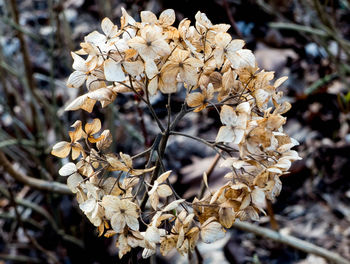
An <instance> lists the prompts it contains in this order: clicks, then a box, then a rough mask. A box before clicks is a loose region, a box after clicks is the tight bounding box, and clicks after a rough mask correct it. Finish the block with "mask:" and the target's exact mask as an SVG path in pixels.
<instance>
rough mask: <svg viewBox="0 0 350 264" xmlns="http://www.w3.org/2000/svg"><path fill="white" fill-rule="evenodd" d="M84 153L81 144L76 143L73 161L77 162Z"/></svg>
mask: <svg viewBox="0 0 350 264" xmlns="http://www.w3.org/2000/svg"><path fill="white" fill-rule="evenodd" d="M83 152H84V149H83V147H82V146H81V145H80V144H79V143H74V145H73V146H72V159H73V160H76V159H77V158H79V156H80V154H81V153H83Z"/></svg>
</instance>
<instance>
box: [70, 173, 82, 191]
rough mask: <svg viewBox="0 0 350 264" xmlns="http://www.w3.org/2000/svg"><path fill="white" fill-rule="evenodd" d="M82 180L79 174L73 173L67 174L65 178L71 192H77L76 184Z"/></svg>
mask: <svg viewBox="0 0 350 264" xmlns="http://www.w3.org/2000/svg"><path fill="white" fill-rule="evenodd" d="M82 181H83V177H81V175H80V174H78V173H74V174H73V175H71V176H69V177H68V179H67V186H68V188H69V189H70V190H71V191H72V192H73V193H77V192H78V188H77V187H78V186H79V184H80V183H81V182H82Z"/></svg>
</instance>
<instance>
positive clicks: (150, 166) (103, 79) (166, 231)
mask: <svg viewBox="0 0 350 264" xmlns="http://www.w3.org/2000/svg"><path fill="white" fill-rule="evenodd" d="M122 14H123V15H122V17H121V19H120V26H119V27H118V26H117V25H114V24H113V22H112V21H111V20H109V19H108V18H105V19H103V21H102V24H101V28H102V32H103V33H99V32H97V31H94V32H92V33H90V34H89V35H87V36H86V37H85V39H84V42H83V43H81V49H80V50H78V51H76V52H72V57H73V60H74V63H73V69H74V70H75V71H74V72H73V73H72V74H71V75H70V76H69V78H68V83H67V85H68V87H72V88H79V87H81V86H82V85H84V84H85V86H86V88H87V92H86V93H85V94H83V95H81V96H79V97H78V98H76V99H75V100H73V101H72V102H71V103H70V104H69V105H68V106H67V107H66V110H78V109H82V110H85V111H87V112H89V113H90V112H92V110H93V108H94V106H95V104H96V102H100V103H101V106H102V107H105V106H107V105H108V104H111V103H112V102H114V100H115V99H116V97H117V96H118V94H120V93H125V94H133V95H135V96H133V97H130V98H131V99H130V100H133V99H132V98H138V100H139V101H140V102H142V103H143V105H144V107H145V108H148V110H149V112H150V113H151V115H152V117H153V119H154V121H155V126H158V129H159V132H158V134H157V135H156V136H155V138H154V142H153V144H152V146H151V147H150V148H149V149H146V150H145V151H143V152H141V153H139V154H136V155H135V156H133V157H131V156H130V155H128V154H125V153H119V155H118V154H115V153H111V152H110V151H109V147H110V145H111V143H112V141H113V138H112V135H111V133H110V131H109V130H104V131H101V129H102V124H101V122H100V120H99V119H94V120H93V121H92V122H91V123H87V124H85V126H84V129H83V124H82V122H81V121H76V122H75V123H74V124H73V125H72V127H73V128H74V130H73V131H70V132H69V136H70V139H71V141H70V142H65V141H62V142H59V143H57V144H56V145H55V146H53V150H52V154H53V155H55V156H57V157H60V158H65V157H67V156H68V155H69V154H70V153H72V160H73V161H75V163H73V162H70V163H67V164H66V165H64V166H63V167H62V168H61V169H60V170H59V174H60V175H62V176H68V180H67V185H68V186H69V188H70V189H71V190H72V192H73V193H75V194H76V197H77V201H78V203H79V206H80V209H81V210H82V211H83V212H84V214H85V215H86V216H87V217H88V219H89V220H90V221H91V223H92V224H93V225H95V226H96V227H97V228H98V230H99V233H100V235H104V236H106V237H111V236H117V243H116V246H117V247H118V249H119V256H120V257H122V256H123V255H124V254H126V253H127V252H129V251H130V250H131V249H132V248H136V247H141V248H143V254H142V256H143V257H145V258H146V257H148V256H150V255H152V254H155V253H156V250H157V247H158V246H159V247H160V251H161V253H162V254H167V253H168V252H169V251H170V250H172V249H176V250H177V251H178V252H179V253H180V254H187V253H189V252H190V251H192V250H193V249H194V248H195V246H196V243H197V242H198V241H199V240H202V241H203V242H205V243H211V242H214V241H216V240H218V239H220V238H222V237H223V236H224V235H225V228H230V227H231V226H232V224H233V223H234V221H235V219H237V218H238V219H240V220H247V219H253V220H258V219H259V214H260V213H264V207H265V199H269V200H274V199H275V197H276V196H277V195H278V194H279V193H280V191H281V181H280V179H279V178H280V176H281V175H283V174H285V173H287V172H288V170H289V168H290V166H291V162H292V161H295V160H298V159H300V157H299V156H298V153H297V152H296V151H294V150H291V149H292V148H293V147H294V146H295V145H297V144H298V143H297V141H296V140H294V139H292V138H290V137H289V136H288V135H287V134H286V133H285V132H284V131H283V125H284V124H285V122H286V118H285V117H283V116H282V115H283V114H284V113H285V112H287V111H288V110H289V109H290V107H291V105H290V104H289V103H288V102H281V97H282V93H281V92H278V91H277V88H278V87H279V86H280V85H281V84H282V83H283V82H284V81H285V80H286V79H287V78H286V77H282V78H280V79H278V80H276V81H275V82H274V83H273V84H271V81H272V79H273V78H274V74H273V72H266V71H264V70H260V69H259V68H258V67H257V65H256V61H255V57H254V55H253V53H252V52H251V51H250V50H248V49H245V48H244V45H245V43H244V41H243V40H239V39H232V37H231V36H230V35H229V34H228V33H227V30H228V29H229V25H226V24H218V25H214V24H212V23H211V21H210V20H209V19H208V18H207V17H206V15H205V14H203V13H201V12H198V13H197V14H196V16H195V19H196V21H195V24H194V25H191V22H190V21H189V20H188V19H184V20H182V21H181V22H180V23H179V25H178V27H175V26H173V24H174V22H175V12H174V11H173V10H165V11H164V12H162V13H161V15H160V16H159V18H157V17H156V16H155V15H154V14H153V13H152V12H149V11H144V12H141V22H136V21H135V20H134V19H133V18H132V17H131V16H130V15H129V14H128V13H127V12H126V11H125V10H124V9H122ZM180 91H181V92H184V93H185V94H186V98H185V100H184V102H183V105H182V107H181V110H180V111H179V112H178V113H176V114H175V113H174V111H172V110H171V106H170V103H169V104H168V105H167V110H168V118H167V120H161V118H159V117H158V116H157V114H156V112H155V110H154V109H153V106H152V104H151V103H150V97H151V96H154V95H156V94H157V93H162V94H164V95H165V96H168V98H169V102H170V95H171V94H173V93H177V92H180ZM207 108H215V109H216V110H217V118H218V120H220V121H221V123H222V126H221V127H220V128H219V130H218V133H217V136H216V138H215V139H213V141H206V140H204V139H198V138H197V139H196V138H195V137H193V136H192V137H191V138H192V139H195V140H198V141H199V142H202V143H204V144H206V145H207V146H210V147H212V148H213V149H215V151H217V152H218V153H219V154H220V158H222V160H223V162H222V163H221V166H223V167H227V168H228V169H229V171H230V172H229V173H227V174H226V175H223V177H224V178H223V179H224V181H225V184H224V185H223V186H222V187H220V188H218V189H217V190H210V191H209V185H208V182H207V179H206V178H205V177H204V182H205V186H206V187H207V189H208V191H207V192H206V194H205V195H204V197H196V198H194V200H193V201H192V202H191V201H187V200H185V199H182V198H181V197H180V196H179V195H178V194H177V193H176V190H174V188H173V186H172V185H171V178H172V175H171V171H165V168H164V165H163V162H162V159H163V156H164V152H165V149H166V144H167V140H168V138H169V137H171V136H184V134H181V133H178V132H177V131H176V128H177V124H178V122H179V121H180V120H181V118H183V117H184V116H185V115H186V114H187V113H189V112H191V111H193V112H199V111H206V109H207ZM219 109H220V110H219ZM185 136H186V135H185ZM155 154H157V155H155ZM154 156H156V159H155V160H154V159H153V157H154ZM143 157H148V161H147V162H145V164H144V168H141V169H140V168H137V169H136V168H134V162H133V161H134V160H135V159H139V158H143ZM77 160H78V161H77ZM145 160H147V159H145Z"/></svg>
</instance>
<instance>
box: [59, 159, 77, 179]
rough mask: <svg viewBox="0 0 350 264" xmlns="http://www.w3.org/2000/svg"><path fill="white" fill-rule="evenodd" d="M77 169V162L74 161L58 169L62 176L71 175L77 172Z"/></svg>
mask: <svg viewBox="0 0 350 264" xmlns="http://www.w3.org/2000/svg"><path fill="white" fill-rule="evenodd" d="M76 171H77V167H76V166H75V164H74V163H73V162H69V163H67V164H65V165H63V167H62V168H61V169H60V170H59V171H58V174H59V175H61V176H69V175H72V174H73V173H75V172H76Z"/></svg>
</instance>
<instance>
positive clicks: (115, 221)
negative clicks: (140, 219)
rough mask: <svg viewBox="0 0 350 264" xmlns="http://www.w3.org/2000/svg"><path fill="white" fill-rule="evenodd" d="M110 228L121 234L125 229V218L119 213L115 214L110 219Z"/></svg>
mask: <svg viewBox="0 0 350 264" xmlns="http://www.w3.org/2000/svg"><path fill="white" fill-rule="evenodd" d="M111 226H112V228H113V230H114V231H115V232H117V233H121V232H122V231H123V229H124V227H125V218H124V216H123V215H122V214H120V213H115V214H114V215H113V216H112V218H111Z"/></svg>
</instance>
